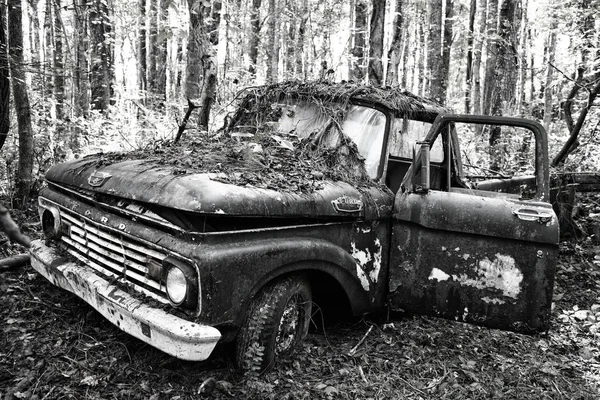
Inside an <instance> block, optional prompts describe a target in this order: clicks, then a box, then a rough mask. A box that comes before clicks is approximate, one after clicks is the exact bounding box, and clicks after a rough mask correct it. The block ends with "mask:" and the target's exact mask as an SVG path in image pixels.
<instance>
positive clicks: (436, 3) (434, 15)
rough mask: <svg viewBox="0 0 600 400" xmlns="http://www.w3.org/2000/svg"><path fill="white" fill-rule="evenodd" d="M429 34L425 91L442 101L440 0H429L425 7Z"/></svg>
mask: <svg viewBox="0 0 600 400" xmlns="http://www.w3.org/2000/svg"><path fill="white" fill-rule="evenodd" d="M427 15H428V17H429V24H428V25H429V34H428V36H427V76H428V77H429V79H428V80H427V84H426V87H427V89H426V93H428V94H429V97H431V98H432V99H434V100H437V101H439V102H443V101H444V100H445V99H444V98H443V97H445V93H443V88H442V80H443V75H442V74H443V67H442V0H429V2H428V7H427Z"/></svg>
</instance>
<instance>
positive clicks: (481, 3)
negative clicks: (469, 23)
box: [473, 0, 487, 114]
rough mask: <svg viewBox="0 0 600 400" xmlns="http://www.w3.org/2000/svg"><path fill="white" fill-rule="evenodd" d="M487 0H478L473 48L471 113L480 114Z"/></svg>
mask: <svg viewBox="0 0 600 400" xmlns="http://www.w3.org/2000/svg"><path fill="white" fill-rule="evenodd" d="M486 8H487V0H478V3H477V20H478V21H479V29H478V31H477V41H476V42H475V46H474V48H473V113H474V114H481V113H482V110H481V55H482V50H483V40H484V38H483V34H484V32H485V28H486V19H485V10H486Z"/></svg>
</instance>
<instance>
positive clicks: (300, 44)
mask: <svg viewBox="0 0 600 400" xmlns="http://www.w3.org/2000/svg"><path fill="white" fill-rule="evenodd" d="M307 22H308V0H303V1H302V8H301V10H300V21H299V24H298V34H297V35H296V75H297V76H304V78H305V79H306V71H305V68H304V62H303V57H302V56H303V55H304V37H305V36H306V23H307Z"/></svg>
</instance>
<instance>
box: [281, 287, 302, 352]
mask: <svg viewBox="0 0 600 400" xmlns="http://www.w3.org/2000/svg"><path fill="white" fill-rule="evenodd" d="M301 310H302V303H301V298H300V296H299V295H297V294H296V295H294V296H292V298H290V299H289V300H288V302H287V304H286V305H285V308H284V309H283V314H282V315H281V319H280V320H279V326H278V328H277V338H276V339H275V353H276V354H282V353H285V352H287V351H289V350H291V349H292V347H293V344H294V341H295V340H296V338H297V337H298V334H299V332H298V331H299V329H300V318H301V313H302V312H301Z"/></svg>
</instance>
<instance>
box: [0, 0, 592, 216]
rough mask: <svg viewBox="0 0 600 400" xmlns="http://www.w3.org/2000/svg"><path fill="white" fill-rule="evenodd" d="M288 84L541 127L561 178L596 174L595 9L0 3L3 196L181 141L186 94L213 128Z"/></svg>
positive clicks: (353, 0) (359, 1)
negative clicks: (327, 86)
mask: <svg viewBox="0 0 600 400" xmlns="http://www.w3.org/2000/svg"><path fill="white" fill-rule="evenodd" d="M287 79H303V80H314V79H330V80H336V81H339V80H353V81H360V82H368V83H369V84H372V85H387V86H394V85H400V86H401V87H403V88H406V89H407V90H409V91H411V92H413V93H416V94H420V95H423V96H426V97H429V98H433V99H436V100H438V101H440V102H442V103H445V104H446V105H448V106H450V107H452V108H453V109H454V110H455V111H457V112H469V113H476V114H480V113H482V114H493V115H513V116H515V115H516V116H523V117H528V118H533V119H536V120H539V121H540V122H543V124H544V125H545V127H546V128H547V130H548V131H549V136H550V154H551V155H552V156H554V159H553V160H552V165H553V166H554V167H559V168H560V169H567V170H594V171H595V170H598V167H599V164H600V157H599V152H600V147H599V146H598V144H596V142H597V140H596V138H597V135H598V126H599V124H600V113H599V112H598V110H597V109H596V108H594V104H595V103H594V101H595V99H596V96H597V94H598V92H599V91H600V0H563V1H558V0H542V1H532V0H470V1H469V0H429V1H425V0H388V1H385V0H349V1H348V0H320V1H315V0H187V2H186V1H185V0H118V1H117V0H0V182H2V184H1V185H0V195H2V196H5V197H9V198H10V199H11V202H12V204H13V205H14V206H18V205H19V204H22V203H23V201H24V200H26V199H27V198H28V197H30V196H31V194H32V193H34V192H35V190H36V189H37V188H38V187H39V185H40V182H41V179H42V176H43V173H44V171H45V170H46V169H47V168H48V167H49V166H50V165H52V164H53V163H55V162H58V161H61V160H64V159H70V158H73V157H80V156H82V155H85V154H88V153H92V152H98V151H100V150H104V151H107V150H131V149H134V148H138V147H140V146H144V145H146V144H148V143H149V142H152V141H155V140H159V139H164V138H172V137H173V136H174V134H175V132H176V129H177V125H178V123H179V122H178V121H179V120H181V119H182V116H183V113H184V108H185V107H186V104H187V100H186V98H191V99H195V101H196V103H197V104H199V105H200V106H201V108H200V110H199V113H198V119H197V120H195V121H194V122H195V123H196V124H197V126H198V127H199V128H200V129H207V128H210V127H209V125H211V124H212V125H214V124H218V123H219V122H218V121H220V120H221V119H222V116H223V114H224V113H225V112H226V111H228V110H229V109H230V107H231V100H232V99H233V98H234V97H235V94H236V93H237V92H238V91H239V90H240V89H242V88H244V87H246V86H252V85H258V84H264V83H274V82H278V81H282V80H287ZM11 89H12V96H11V95H10V93H11ZM487 140H488V141H489V143H490V144H491V145H496V144H497V142H498V140H499V138H496V137H490V138H487ZM568 155H570V156H569V157H568V158H567V156H568ZM565 161H566V164H565Z"/></svg>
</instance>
